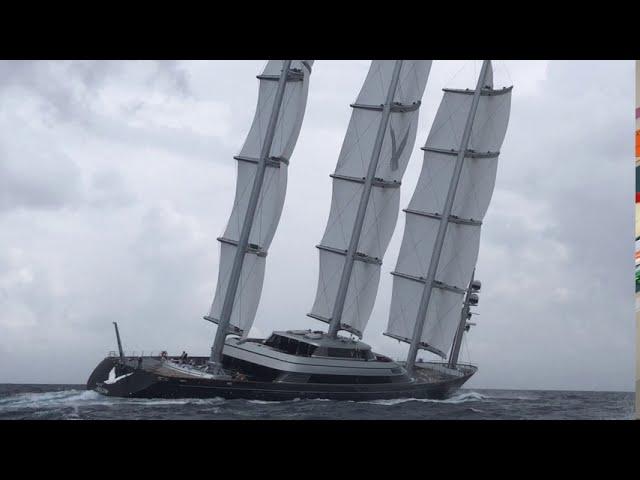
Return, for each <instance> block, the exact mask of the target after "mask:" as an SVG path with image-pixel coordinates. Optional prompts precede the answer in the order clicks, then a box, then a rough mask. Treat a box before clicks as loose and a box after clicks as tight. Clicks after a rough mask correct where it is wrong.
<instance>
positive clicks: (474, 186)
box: [385, 64, 511, 358]
mask: <svg viewBox="0 0 640 480" xmlns="http://www.w3.org/2000/svg"><path fill="white" fill-rule="evenodd" d="M483 85H485V87H484V88H483V89H482V90H481V95H480V98H479V103H478V107H477V111H476V115H475V120H474V122H473V125H472V129H471V136H470V140H469V144H468V147H467V149H466V152H467V153H466V154H465V156H464V161H463V164H462V171H461V174H460V180H459V183H458V187H457V190H456V196H455V200H454V202H453V207H452V210H451V215H450V216H449V224H448V227H447V230H446V235H445V237H444V244H443V248H442V253H441V256H440V260H439V262H438V268H437V270H436V277H435V279H436V280H435V283H434V287H436V288H434V289H433V290H432V294H431V299H430V301H429V304H428V307H427V314H426V321H425V323H424V328H423V331H422V335H421V338H420V344H419V347H420V348H423V349H426V350H429V351H431V352H433V353H436V354H438V355H440V356H441V357H443V358H446V356H447V354H446V353H445V352H448V350H449V347H450V346H451V344H452V342H453V337H454V336H455V333H456V329H457V326H458V323H459V321H460V309H461V308H462V303H463V298H464V294H465V290H466V288H467V286H468V284H469V281H470V279H471V275H472V273H473V269H474V267H475V265H476V261H477V257H478V250H479V245H480V228H481V224H482V219H483V217H484V215H485V213H486V211H487V208H488V206H489V202H490V200H491V196H492V194H493V188H494V184H495V180H496V171H497V167H498V154H499V150H500V147H501V145H502V141H503V139H504V136H505V134H506V130H507V123H508V120H509V112H510V107H511V87H509V88H504V89H501V90H494V89H493V75H492V72H491V67H490V64H489V67H488V70H487V74H486V75H485V81H484V83H483ZM444 92H445V93H444V97H443V99H442V103H441V104H440V107H439V109H438V112H437V114H436V117H435V120H434V122H433V126H432V128H431V132H430V133H429V136H428V138H427V142H426V145H425V147H423V150H424V151H425V154H424V163H423V167H422V172H421V174H420V178H419V180H418V184H417V186H416V190H415V192H414V194H413V197H412V199H411V202H410V203H409V207H408V208H407V209H405V210H404V211H405V212H406V223H405V230H404V236H403V239H402V245H401V247H400V253H399V256H398V262H397V265H396V268H395V271H394V272H392V275H393V276H394V278H393V293H392V299H391V309H390V314H389V323H388V327H387V331H386V332H385V335H387V336H390V337H392V338H396V339H398V340H401V341H404V342H407V343H411V339H412V336H413V332H414V327H415V325H416V321H417V315H418V308H419V304H420V302H421V296H422V293H423V290H424V288H425V281H426V277H427V271H428V269H429V265H430V262H431V257H432V255H433V251H434V245H435V242H436V236H437V233H438V228H439V225H440V221H441V216H442V215H441V214H442V212H443V208H444V204H445V199H446V197H447V193H448V190H449V185H450V183H451V178H452V175H453V172H454V166H455V163H456V158H457V155H458V150H459V149H460V145H461V139H462V136H463V131H464V128H465V124H466V122H467V118H468V116H469V112H470V109H471V105H472V99H473V94H474V90H468V89H467V90H454V89H445V90H444Z"/></svg>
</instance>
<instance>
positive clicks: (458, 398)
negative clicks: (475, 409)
mask: <svg viewBox="0 0 640 480" xmlns="http://www.w3.org/2000/svg"><path fill="white" fill-rule="evenodd" d="M489 399H490V397H488V396H486V395H482V394H480V393H477V392H465V393H459V394H458V395H454V396H453V397H449V398H445V399H443V400H436V399H432V398H393V399H388V400H371V401H366V402H361V403H368V404H371V405H383V406H393V405H400V404H402V403H407V402H422V403H445V404H447V403H449V404H451V403H452V404H458V403H466V402H482V401H485V400H489Z"/></svg>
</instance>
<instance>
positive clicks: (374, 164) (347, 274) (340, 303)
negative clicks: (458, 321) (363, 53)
mask: <svg viewBox="0 0 640 480" xmlns="http://www.w3.org/2000/svg"><path fill="white" fill-rule="evenodd" d="M401 69H402V60H396V63H395V65H394V68H393V74H392V77H391V83H390V84H389V90H388V91H387V98H386V100H385V103H384V106H383V110H382V118H381V119H380V125H379V126H378V132H377V134H376V139H375V142H374V147H373V152H372V153H371V161H370V163H369V169H368V170H367V176H366V178H365V182H364V189H363V192H362V196H361V197H360V203H359V205H358V211H357V213H356V219H355V222H354V225H353V231H352V232H351V239H350V241H349V248H348V250H347V254H346V257H345V260H344V267H343V268H342V275H341V277H340V284H339V287H338V294H337V296H336V301H335V304H334V306H333V311H332V314H331V322H330V324H329V330H328V332H327V334H328V336H329V337H333V338H334V337H336V336H337V334H338V330H340V321H341V319H342V312H343V310H344V302H345V299H346V297H347V289H348V288H349V281H350V280H351V273H352V271H353V262H354V260H355V255H356V251H357V249H358V243H359V242H360V235H361V234H362V225H363V223H364V217H365V214H366V213H367V205H368V203H369V196H370V195H371V188H372V186H373V180H374V177H375V173H376V169H377V168H378V160H379V159H380V151H381V149H382V142H383V140H384V135H385V132H386V131H387V126H388V124H389V116H390V114H391V106H392V104H393V98H394V96H395V93H396V88H397V87H398V80H399V78H400V70H401Z"/></svg>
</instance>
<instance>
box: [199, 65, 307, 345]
mask: <svg viewBox="0 0 640 480" xmlns="http://www.w3.org/2000/svg"><path fill="white" fill-rule="evenodd" d="M312 64H313V61H312V60H293V61H292V63H291V68H290V71H289V76H288V79H287V83H286V88H285V92H284V98H283V101H282V106H281V109H280V113H279V115H278V121H277V125H276V130H275V134H274V137H273V143H272V146H271V152H270V155H269V160H268V167H267V170H266V173H265V177H264V181H263V185H262V190H261V193H260V197H259V200H258V206H257V209H256V213H255V217H254V220H253V225H252V227H251V234H250V236H249V249H248V250H249V251H248V252H247V253H245V256H244V262H243V266H242V271H241V274H240V281H239V284H238V289H237V292H236V297H235V302H234V305H233V312H232V314H231V321H230V331H232V332H233V333H237V334H243V333H248V331H249V329H250V328H251V325H252V324H253V321H254V318H255V315H256V310H257V308H258V303H259V301H260V293H261V291H262V282H263V280H264V272H265V260H266V255H267V251H268V249H269V246H270V245H271V241H272V240H273V236H274V235H275V231H276V228H277V226H278V222H279V220H280V214H281V213H282V208H283V205H284V199H285V194H286V189H287V167H288V165H289V158H290V157H291V154H292V153H293V149H294V147H295V144H296V141H297V140H298V135H299V133H300V128H301V126H302V120H303V117H304V112H305V107H306V103H307V92H308V89H309V75H310V73H311V66H312ZM282 66H283V61H282V60H270V61H269V62H268V63H267V65H266V67H265V69H264V71H263V72H262V74H261V75H259V76H258V78H259V79H260V91H259V95H258V106H257V109H256V114H255V117H254V119H253V124H252V125H251V129H250V131H249V135H248V136H247V139H246V141H245V143H244V146H243V147H242V150H241V151H240V154H239V155H237V156H236V157H235V159H236V160H237V164H238V176H237V182H236V195H235V200H234V203H233V210H232V212H231V217H230V218H229V222H228V223H227V228H226V229H225V231H224V234H223V236H222V237H220V238H219V239H218V240H219V241H220V242H221V249H220V266H219V271H218V284H217V287H216V293H215V297H214V299H213V304H212V306H211V311H210V314H209V316H208V317H206V318H207V319H208V320H210V321H212V322H214V323H217V321H218V318H219V317H220V313H221V311H222V306H223V303H224V298H225V293H226V289H227V285H228V280H229V276H230V274H231V269H232V266H233V261H234V258H235V254H236V245H237V243H238V239H239V238H240V232H241V230H242V225H243V222H244V219H245V213H246V211H247V206H248V202H249V197H250V194H251V189H252V187H253V181H254V177H255V174H256V170H257V164H258V160H259V158H260V153H261V150H262V145H263V143H264V138H265V134H266V132H267V125H268V123H269V118H270V116H271V112H272V109H273V107H274V97H275V95H276V91H277V88H278V79H279V77H280V72H281V70H282Z"/></svg>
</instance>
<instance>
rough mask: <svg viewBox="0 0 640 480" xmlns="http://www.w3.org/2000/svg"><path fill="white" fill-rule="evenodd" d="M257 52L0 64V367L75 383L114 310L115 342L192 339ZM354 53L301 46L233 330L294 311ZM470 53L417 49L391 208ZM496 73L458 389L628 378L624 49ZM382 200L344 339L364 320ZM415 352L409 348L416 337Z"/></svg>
mask: <svg viewBox="0 0 640 480" xmlns="http://www.w3.org/2000/svg"><path fill="white" fill-rule="evenodd" d="M264 63H265V62H264V61H191V62H169V61H162V62H131V61H127V62H124V61H118V62H105V61H98V62H88V61H82V62H62V61H55V62H15V61H10V62H2V63H0V383H5V382H14V383H84V382H86V379H87V378H88V376H89V374H90V373H91V370H92V369H93V368H94V367H95V365H96V364H97V363H98V362H99V361H100V359H101V358H102V357H104V356H105V354H106V353H107V352H108V351H109V350H115V349H116V343H115V338H114V333H113V326H112V324H111V322H112V321H114V320H115V321H118V323H119V326H120V331H121V335H122V337H123V342H124V344H125V349H127V350H137V351H140V350H146V351H150V350H155V351H158V350H161V349H167V350H168V351H169V352H170V353H172V354H173V353H180V352H181V351H182V350H183V349H186V350H187V351H188V352H189V353H190V354H204V355H206V354H208V352H209V348H210V344H211V341H212V339H213V336H214V332H215V328H216V327H215V326H214V325H213V324H211V323H209V322H206V321H204V320H202V316H203V315H205V314H207V313H208V310H209V307H210V304H211V301H212V299H213V293H214V288H215V282H216V281H217V269H218V254H219V245H218V242H217V241H216V237H218V236H219V235H220V234H221V233H222V232H223V230H224V227H225V224H226V221H227V218H228V216H229V213H230V211H231V206H232V201H233V195H234V189H235V168H236V161H235V160H233V158H232V157H233V155H234V154H236V153H237V152H239V150H240V148H241V146H242V143H243V141H244V138H245V136H246V134H247V132H248V130H249V127H250V125H251V120H252V118H253V114H254V111H255V104H256V100H257V92H258V80H257V79H256V78H255V76H256V75H257V74H258V73H259V72H260V71H261V69H262V67H263V66H264ZM368 67H369V62H368V61H326V60H323V61H317V62H316V63H315V64H314V67H313V73H312V75H311V83H310V90H309V101H308V105H307V111H306V115H305V119H304V123H303V127H302V132H301V134H300V137H299V140H298V144H297V147H296V149H295V151H294V154H293V156H292V158H291V164H290V167H289V186H288V192H287V199H286V203H285V207H284V212H283V215H282V219H281V222H280V226H279V229H278V232H277V234H276V237H275V239H274V241H273V244H272V246H271V248H270V251H269V257H268V261H267V273H266V279H265V285H264V289H263V292H262V300H261V303H260V306H259V309H258V315H257V319H256V322H255V324H254V330H253V332H252V335H268V334H269V333H270V332H271V331H272V330H273V329H289V328H324V327H325V325H324V324H322V323H320V322H317V321H315V320H312V319H311V318H308V317H307V316H306V313H307V312H309V311H310V308H311V305H312V302H313V299H314V294H315V291H314V290H315V287H316V282H317V274H318V253H317V251H316V249H315V248H314V246H315V245H316V244H318V243H319V241H320V239H321V237H322V233H323V231H324V227H325V224H326V220H327V217H328V214H329V202H330V197H331V179H330V178H329V174H330V173H331V172H333V170H334V167H335V163H336V160H337V157H338V153H339V151H340V147H341V144H342V140H343V137H344V133H345V130H346V127H347V123H348V121H349V117H350V114H351V109H350V108H349V103H351V102H353V101H354V100H355V98H356V96H357V93H358V91H359V88H360V86H361V84H362V82H363V80H364V78H365V76H366V73H367V70H368ZM479 68H480V62H479V61H466V62H465V61H454V62H448V61H435V62H434V64H433V67H432V69H431V75H430V77H429V82H428V84H427V88H426V91H425V95H424V98H423V105H422V108H421V117H420V126H419V128H418V136H417V140H416V145H415V148H414V153H413V156H412V158H411V161H410V163H409V167H408V169H407V172H406V174H405V176H404V180H403V185H402V201H401V205H402V206H403V208H404V207H405V206H406V204H407V203H408V201H409V198H410V196H411V194H412V192H413V189H414V187H415V184H416V181H417V178H418V175H419V172H420V168H421V162H422V155H421V153H422V152H421V151H420V150H419V147H420V146H422V145H423V144H424V142H425V140H426V138H427V134H428V131H429V128H430V125H431V122H432V120H433V117H434V115H435V112H436V108H437V106H438V104H439V102H440V99H441V95H442V91H441V89H442V88H443V87H445V86H446V87H465V88H466V87H469V88H473V86H474V85H475V76H476V75H477V73H478V72H479ZM494 70H495V75H494V76H495V85H496V87H502V86H504V85H511V84H513V85H514V91H513V101H512V110H511V121H510V124H509V129H508V131H507V135H506V139H505V141H504V144H503V147H502V150H501V152H502V154H501V156H500V164H499V169H498V178H497V182H496V189H495V193H494V196H493V201H492V204H491V206H490V207H489V212H488V214H487V215H486V217H485V220H484V225H483V229H482V239H481V247H480V256H479V261H478V267H477V278H479V279H480V280H482V282H483V291H482V294H481V296H480V305H479V307H478V308H477V309H476V311H477V312H478V313H479V314H480V315H479V316H477V317H474V318H475V321H476V322H477V324H478V325H477V327H475V328H474V329H472V331H471V333H470V335H469V336H468V338H467V339H466V340H465V344H464V346H463V350H462V354H461V359H462V360H470V361H472V362H474V363H476V364H478V365H479V372H478V373H477V375H476V376H475V377H474V378H473V379H472V380H471V382H470V383H469V384H468V385H469V386H470V387H476V388H482V387H487V388H526V389H544V388H549V389H567V390H569V389H588V390H632V389H633V385H634V353H635V349H634V338H635V335H634V331H633V328H634V323H633V318H634V317H633V298H634V295H633V291H634V290H633V282H632V280H633V269H634V267H633V265H634V264H633V260H632V259H633V250H634V246H633V245H634V243H633V218H634V217H633V208H634V207H633V202H632V198H633V191H634V185H633V181H634V180H633V179H634V177H633V170H632V168H633V167H632V165H633V138H634V137H633V131H634V116H633V109H634V80H633V78H634V63H633V62H632V61H608V62H604V61H594V62H585V61H550V62H544V61H535V62H532V61H497V62H495V63H494ZM403 225H404V215H403V214H401V215H400V217H399V219H398V224H397V226H396V232H395V235H394V237H393V239H392V242H391V245H390V247H389V249H388V251H387V254H386V256H385V261H384V264H383V267H382V278H381V282H380V289H379V292H378V298H377V302H376V306H375V308H374V311H373V315H372V318H371V321H370V322H369V324H368V327H367V330H366V332H365V338H364V340H365V341H366V342H367V343H369V344H371V345H372V346H373V347H374V349H376V350H377V351H379V352H381V353H385V354H388V355H391V356H392V357H395V358H402V357H403V355H404V354H405V352H406V349H407V347H406V345H405V344H400V343H398V342H397V341H395V340H392V339H390V338H387V337H384V336H383V335H382V332H383V330H384V327H385V325H386V321H387V315H388V312H389V303H390V293H391V284H392V277H391V275H389V272H390V271H391V270H392V269H393V267H394V265H395V262H396V258H397V253H398V249H399V246H400V240H401V235H402V230H403ZM424 357H425V358H427V357H429V354H425V355H424Z"/></svg>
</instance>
